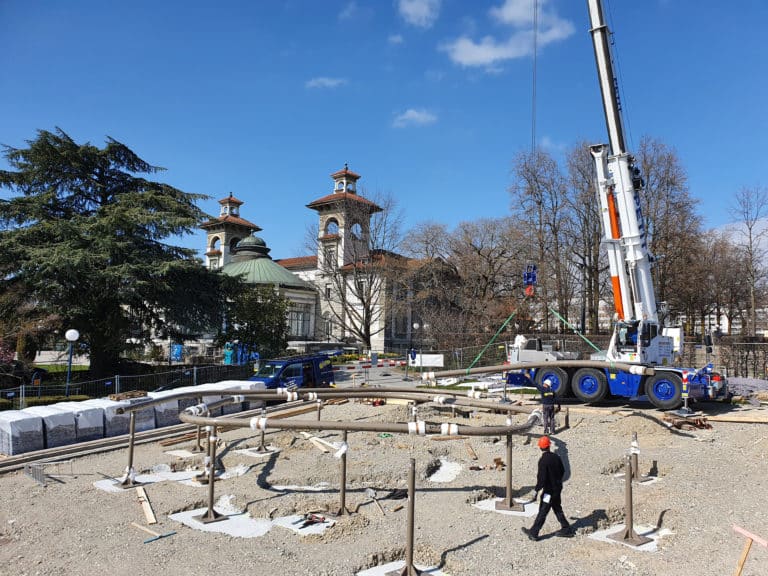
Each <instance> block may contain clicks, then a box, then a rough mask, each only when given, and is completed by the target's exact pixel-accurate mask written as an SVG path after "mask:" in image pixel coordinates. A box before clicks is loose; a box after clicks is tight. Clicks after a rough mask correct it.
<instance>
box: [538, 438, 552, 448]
mask: <svg viewBox="0 0 768 576" xmlns="http://www.w3.org/2000/svg"><path fill="white" fill-rule="evenodd" d="M550 444H551V442H550V441H549V436H542V437H541V438H539V448H541V449H542V450H546V449H547V448H549V445H550Z"/></svg>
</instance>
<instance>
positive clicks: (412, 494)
mask: <svg viewBox="0 0 768 576" xmlns="http://www.w3.org/2000/svg"><path fill="white" fill-rule="evenodd" d="M415 517H416V459H415V458H411V467H410V468H409V469H408V519H407V523H408V529H407V533H406V537H405V566H404V567H403V570H402V572H401V574H403V575H404V576H414V575H416V574H421V570H418V569H417V568H416V566H414V565H413V547H414V545H413V532H414V530H413V525H414V523H415Z"/></svg>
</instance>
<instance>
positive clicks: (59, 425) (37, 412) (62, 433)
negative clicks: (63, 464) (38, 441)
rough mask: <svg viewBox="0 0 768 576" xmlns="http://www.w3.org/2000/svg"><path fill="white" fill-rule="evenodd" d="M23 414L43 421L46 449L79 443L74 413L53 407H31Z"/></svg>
mask: <svg viewBox="0 0 768 576" xmlns="http://www.w3.org/2000/svg"><path fill="white" fill-rule="evenodd" d="M21 412H24V413H25V414H32V415H34V416H39V417H40V418H42V419H43V446H44V447H45V448H56V447H58V446H66V445H68V444H74V443H75V442H76V441H77V431H76V428H75V415H74V414H72V412H68V411H66V410H62V409H59V408H54V407H52V406H31V407H30V408H25V409H24V410H22V411H21Z"/></svg>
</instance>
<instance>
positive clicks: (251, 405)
mask: <svg viewBox="0 0 768 576" xmlns="http://www.w3.org/2000/svg"><path fill="white" fill-rule="evenodd" d="M210 386H212V387H213V389H215V390H242V392H240V394H242V393H245V392H255V391H258V392H262V391H264V390H266V386H265V385H264V382H251V381H249V380H223V381H221V382H216V383H214V384H211V385H210ZM263 406H264V401H263V400H253V401H251V400H248V399H246V400H245V402H243V403H242V406H240V405H239V404H236V405H234V406H232V407H231V408H229V409H230V410H231V411H230V412H227V408H228V407H225V410H224V413H225V414H231V413H234V412H240V411H242V410H253V409H256V408H262V407H263Z"/></svg>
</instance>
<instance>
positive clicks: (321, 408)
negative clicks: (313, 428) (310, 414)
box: [317, 399, 323, 422]
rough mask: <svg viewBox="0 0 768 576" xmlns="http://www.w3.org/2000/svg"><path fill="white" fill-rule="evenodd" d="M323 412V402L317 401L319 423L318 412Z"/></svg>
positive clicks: (318, 415)
mask: <svg viewBox="0 0 768 576" xmlns="http://www.w3.org/2000/svg"><path fill="white" fill-rule="evenodd" d="M322 410H323V401H322V400H320V399H318V400H317V421H318V422H319V421H320V412H321V411H322Z"/></svg>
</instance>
